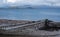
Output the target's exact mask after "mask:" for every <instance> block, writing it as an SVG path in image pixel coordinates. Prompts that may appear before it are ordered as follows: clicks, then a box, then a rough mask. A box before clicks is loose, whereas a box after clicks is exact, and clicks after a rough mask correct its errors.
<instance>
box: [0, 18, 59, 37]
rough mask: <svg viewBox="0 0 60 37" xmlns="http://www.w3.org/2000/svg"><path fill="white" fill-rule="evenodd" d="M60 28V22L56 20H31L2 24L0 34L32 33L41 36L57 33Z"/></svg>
mask: <svg viewBox="0 0 60 37" xmlns="http://www.w3.org/2000/svg"><path fill="white" fill-rule="evenodd" d="M59 29H60V22H54V21H51V20H48V19H45V20H44V21H42V20H40V21H29V22H27V23H24V24H16V25H10V24H9V25H8V24H1V25H0V34H9V35H32V36H41V35H48V36H49V35H51V36H52V35H54V36H55V35H57V34H58V33H59V32H55V31H58V30H59Z"/></svg>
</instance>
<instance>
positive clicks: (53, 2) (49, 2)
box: [0, 0, 60, 7]
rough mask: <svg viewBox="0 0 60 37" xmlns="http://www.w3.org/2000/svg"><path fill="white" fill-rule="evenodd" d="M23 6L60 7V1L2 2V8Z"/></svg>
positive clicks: (0, 5)
mask: <svg viewBox="0 0 60 37" xmlns="http://www.w3.org/2000/svg"><path fill="white" fill-rule="evenodd" d="M21 5H32V6H35V5H36V6H40V5H46V6H56V7H60V0H0V7H3V6H21Z"/></svg>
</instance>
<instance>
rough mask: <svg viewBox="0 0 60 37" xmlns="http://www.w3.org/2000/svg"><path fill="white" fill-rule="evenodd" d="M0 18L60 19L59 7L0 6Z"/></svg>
mask: <svg viewBox="0 0 60 37" xmlns="http://www.w3.org/2000/svg"><path fill="white" fill-rule="evenodd" d="M0 19H11V20H42V19H49V20H53V21H60V8H33V9H32V8H31V9H30V8H20V9H19V8H18V9H17V8H15V9H13V8H2V9H0Z"/></svg>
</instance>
